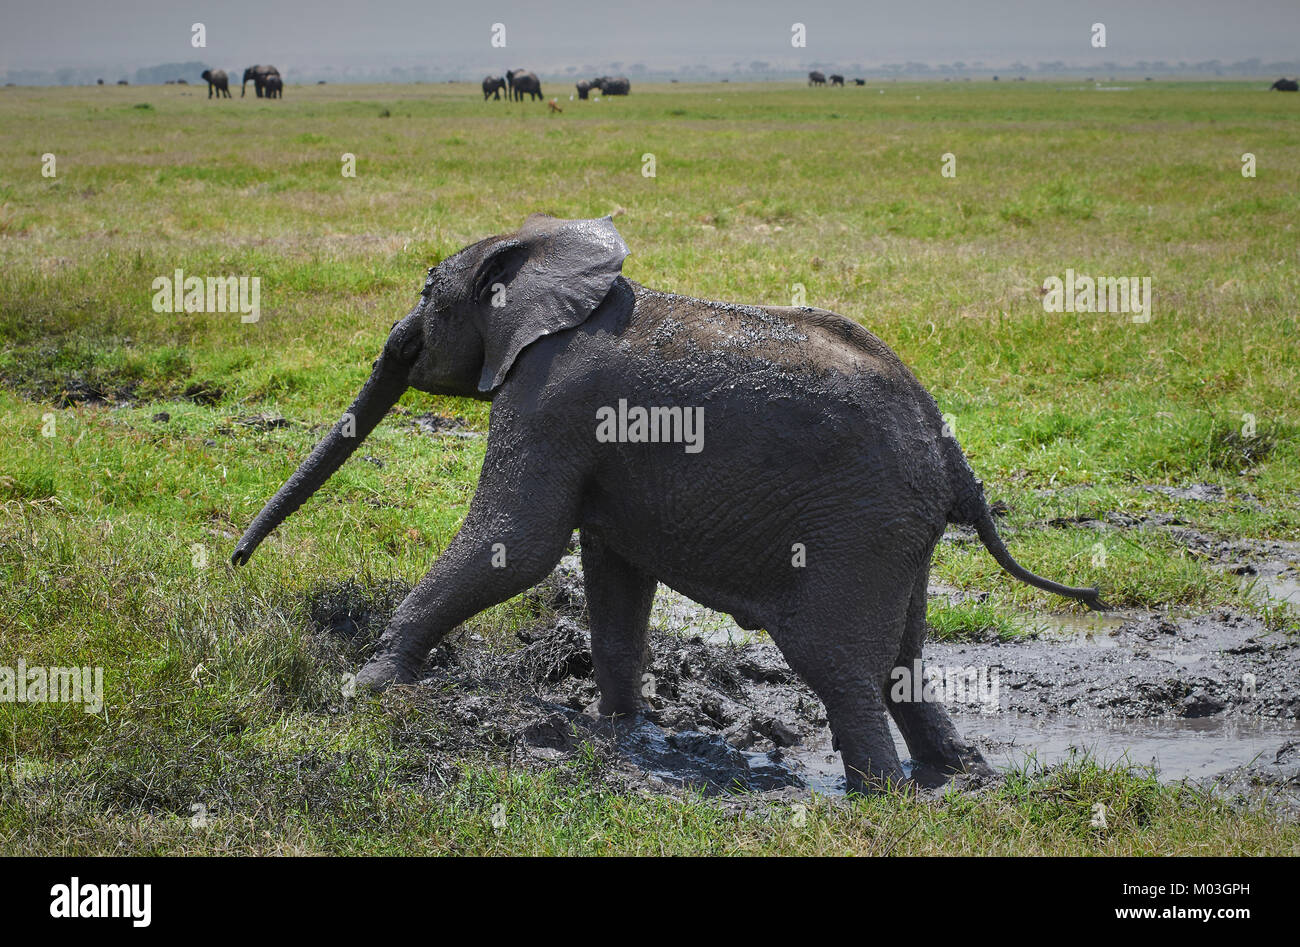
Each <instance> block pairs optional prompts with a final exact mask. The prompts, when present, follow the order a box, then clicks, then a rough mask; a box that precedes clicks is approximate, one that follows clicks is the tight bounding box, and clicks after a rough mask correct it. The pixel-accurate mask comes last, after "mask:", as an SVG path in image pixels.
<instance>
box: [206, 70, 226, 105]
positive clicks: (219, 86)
mask: <svg viewBox="0 0 1300 947" xmlns="http://www.w3.org/2000/svg"><path fill="white" fill-rule="evenodd" d="M203 78H204V79H205V80H207V83H208V98H212V94H213V92H214V91H215V92H216V95H217V98H221V97H222V96H225V97H226V98H230V77H229V76H227V75H226V70H224V69H204V70H203Z"/></svg>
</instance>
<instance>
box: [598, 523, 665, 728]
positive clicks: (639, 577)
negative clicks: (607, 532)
mask: <svg viewBox="0 0 1300 947" xmlns="http://www.w3.org/2000/svg"><path fill="white" fill-rule="evenodd" d="M582 573H583V578H584V580H585V582H586V586H587V611H588V614H589V617H590V619H591V659H592V663H593V664H594V665H595V668H596V685H597V686H598V687H599V688H600V712H601V714H602V715H604V716H612V715H614V714H634V713H636V712H637V711H638V710H640V709H641V706H642V701H641V697H642V687H643V682H642V674H643V673H644V671H645V667H646V660H647V658H648V657H649V621H650V606H651V605H652V604H653V603H654V597H655V588H656V586H657V584H658V583H657V582H656V581H655V578H654V576H652V575H649V574H647V573H646V572H643V571H642V570H641V569H639V568H637V567H636V566H634V565H632V563H630V562H628V561H627V560H626V559H624V558H623V557H622V556H620V555H618V554H617V553H616V552H614V551H613V550H612V549H610V548H609V546H608V545H607V544H606V543H605V542H604V541H603V540H601V539H599V538H598V537H597V536H595V535H594V534H592V533H588V532H583V534H582Z"/></svg>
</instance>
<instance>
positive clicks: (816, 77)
mask: <svg viewBox="0 0 1300 947" xmlns="http://www.w3.org/2000/svg"><path fill="white" fill-rule="evenodd" d="M808 84H809V85H825V84H826V73H824V72H818V71H817V70H816V69H814V70H813V71H812V72H810V73H808Z"/></svg>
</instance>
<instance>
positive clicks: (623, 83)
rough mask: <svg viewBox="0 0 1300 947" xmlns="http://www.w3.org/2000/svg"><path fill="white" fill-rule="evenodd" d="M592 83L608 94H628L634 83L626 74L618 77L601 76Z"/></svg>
mask: <svg viewBox="0 0 1300 947" xmlns="http://www.w3.org/2000/svg"><path fill="white" fill-rule="evenodd" d="M592 85H593V86H595V87H596V88H597V89H600V91H601V92H603V93H605V94H606V95H627V94H628V93H629V92H631V91H632V83H631V82H630V81H629V80H628V78H627V77H626V76H619V77H617V78H610V77H609V76H601V77H600V78H599V79H594V80H592Z"/></svg>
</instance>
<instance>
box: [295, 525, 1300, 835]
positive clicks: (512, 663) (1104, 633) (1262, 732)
mask: <svg viewBox="0 0 1300 947" xmlns="http://www.w3.org/2000/svg"><path fill="white" fill-rule="evenodd" d="M1265 545H1267V544H1265ZM1284 546H1285V544H1283V547H1284ZM1279 552H1280V553H1281V554H1282V558H1283V559H1284V558H1285V554H1287V553H1288V552H1289V550H1288V549H1287V548H1280V549H1265V548H1259V549H1255V550H1254V554H1257V555H1256V561H1257V562H1271V561H1274V559H1275V558H1276V557H1274V558H1270V556H1271V555H1273V554H1274V553H1279ZM947 591H949V590H945V589H943V588H942V587H939V586H937V587H934V588H932V589H931V594H932V596H933V595H940V594H945V593H946V592H947ZM403 592H404V590H403V588H401V587H400V586H398V585H394V586H392V587H386V588H385V589H383V590H380V592H379V594H377V595H376V594H373V593H372V594H369V595H367V593H365V592H364V591H363V590H361V589H360V588H359V587H356V586H354V585H345V586H338V587H334V588H333V589H330V590H318V592H317V593H316V594H315V595H314V597H313V603H312V620H313V623H314V624H315V625H316V627H317V629H318V630H320V631H324V632H328V633H330V634H332V635H335V636H338V637H341V638H343V639H346V640H348V641H350V642H352V643H354V644H356V645H357V646H358V648H359V649H360V651H359V653H363V652H364V649H365V647H366V644H367V642H372V641H373V639H374V637H375V636H377V635H378V634H379V633H380V631H382V629H383V627H384V624H385V621H386V617H387V615H389V614H391V611H392V609H393V608H395V607H396V604H397V603H398V602H399V601H400V600H401V597H402V594H403ZM530 600H531V604H532V606H533V607H534V609H535V610H536V611H537V613H538V614H539V616H541V617H539V619H538V620H537V621H536V622H534V623H532V624H531V625H529V626H528V627H527V628H525V629H524V630H523V631H521V632H520V633H519V635H518V638H519V640H518V642H517V644H516V645H514V646H511V647H506V648H502V647H500V646H489V645H488V644H487V643H485V642H484V641H482V640H481V639H479V638H478V637H477V636H473V635H466V634H464V633H461V634H458V635H453V636H452V637H450V638H449V639H448V641H447V642H445V643H444V644H443V645H442V646H440V647H439V648H438V649H436V650H435V651H434V652H433V654H432V655H431V657H430V660H429V663H428V664H427V666H426V669H425V674H424V676H423V678H422V680H421V681H420V683H419V684H417V685H416V686H415V688H414V693H415V694H416V695H418V699H419V701H420V703H421V713H423V714H428V715H430V716H431V717H432V718H433V723H435V724H436V726H435V727H434V728H433V729H434V730H436V731H437V732H438V733H439V734H441V736H439V737H438V738H436V739H432V738H430V737H428V735H427V732H426V734H425V736H424V737H423V739H425V740H426V743H427V745H428V748H429V750H430V752H431V753H434V754H435V755H437V756H440V757H442V758H443V759H444V760H454V759H465V758H467V757H472V756H476V755H479V756H481V755H483V754H486V755H488V756H493V755H495V757H496V758H497V759H505V760H508V761H509V763H510V764H511V765H522V766H535V767H548V766H554V765H557V763H560V762H566V761H576V760H577V759H578V758H579V757H581V758H583V759H586V760H588V761H592V760H595V761H598V762H599V766H600V769H601V772H602V774H603V776H604V778H606V779H607V780H609V781H611V782H612V783H616V784H618V785H619V786H621V787H625V788H627V789H629V790H633V791H643V790H645V791H654V792H668V793H675V792H680V791H683V790H687V789H689V790H699V791H702V792H704V793H705V794H710V795H717V794H724V793H736V792H747V793H762V794H769V795H774V796H775V797H797V796H804V795H806V794H807V793H808V792H810V791H816V792H819V793H823V794H832V795H833V794H840V793H843V792H844V789H845V785H844V778H843V771H842V767H841V763H840V759H839V754H838V753H837V752H835V751H834V750H833V749H832V746H831V734H830V731H829V727H828V725H827V720H826V715H825V710H824V708H823V706H822V704H821V702H820V701H819V700H818V699H817V698H816V696H815V695H814V694H813V693H812V692H811V690H809V689H808V688H807V687H806V686H805V685H804V684H803V683H802V681H800V680H799V679H798V678H797V677H796V676H795V675H794V674H793V673H792V672H791V671H790V670H789V669H788V667H787V666H786V664H785V661H784V659H783V658H782V657H781V654H780V652H779V651H778V650H777V648H776V647H775V645H773V644H772V643H771V641H770V640H769V639H767V638H766V636H764V635H762V634H761V633H753V632H747V631H744V630H742V629H741V628H739V627H738V626H737V625H736V624H735V623H734V622H733V621H732V620H731V619H730V618H729V617H728V616H726V615H720V614H718V613H715V612H711V611H709V610H707V609H704V608H702V607H701V606H699V605H696V604H695V603H693V602H691V601H690V600H688V599H685V598H684V597H682V596H680V595H678V594H677V593H675V592H672V591H671V590H669V589H666V588H664V587H662V586H661V587H660V589H659V594H658V596H657V597H656V601H655V607H654V611H653V613H652V617H651V628H652V633H651V648H652V654H653V657H652V661H651V663H650V665H649V666H648V667H647V674H648V676H647V677H646V679H645V680H646V686H645V688H644V693H645V696H646V699H647V704H648V709H647V711H646V713H645V714H644V715H641V716H638V717H636V718H633V719H628V720H621V721H610V720H609V719H604V718H600V717H599V716H598V715H597V713H596V703H597V701H598V698H599V692H598V690H597V688H596V683H595V677H594V670H593V667H592V661H591V648H590V638H589V634H588V631H587V619H586V611H585V594H584V590H583V584H582V572H581V564H580V560H579V558H578V556H577V555H574V554H570V555H567V556H566V557H565V558H564V559H563V560H562V561H561V563H560V565H559V566H558V567H557V568H556V570H555V571H554V573H553V574H552V575H551V576H550V577H549V578H548V579H547V580H546V581H545V582H544V583H542V584H541V585H540V586H538V587H537V588H536V589H534V590H533V592H532V593H530ZM1027 621H1031V622H1033V623H1034V626H1033V631H1034V632H1035V633H1034V634H1032V635H1027V636H1025V637H1018V638H1015V639H1012V640H1010V641H1004V642H998V641H990V642H956V643H948V642H931V643H930V644H929V645H928V646H927V649H926V663H927V667H937V668H939V669H941V670H942V671H944V672H951V671H953V670H955V671H957V672H958V676H959V677H960V675H961V674H965V673H973V674H974V675H976V676H979V675H982V677H979V680H980V682H981V683H982V685H983V686H982V688H975V687H974V685H973V684H972V686H971V687H970V688H969V689H968V691H967V692H966V693H964V694H963V693H956V694H954V693H947V692H945V693H944V694H943V695H942V697H941V698H940V699H944V700H945V703H946V704H947V706H948V709H949V711H950V713H952V715H953V718H954V720H955V722H956V723H957V726H958V729H959V730H960V731H961V732H962V733H963V735H965V736H966V737H967V738H968V739H970V740H972V741H973V742H975V743H976V745H977V746H979V747H980V749H981V751H982V752H983V753H984V755H985V757H986V759H988V760H989V762H990V763H992V764H993V765H994V766H995V767H996V768H1006V767H1014V766H1020V765H1024V764H1025V763H1027V762H1028V763H1034V764H1038V765H1046V766H1050V765H1054V764H1057V763H1060V762H1063V761H1066V760H1068V759H1070V758H1072V757H1074V756H1077V755H1078V754H1080V753H1086V754H1088V755H1090V756H1091V757H1093V758H1094V759H1096V760H1098V761H1099V762H1101V763H1104V764H1120V765H1128V766H1132V767H1138V768H1141V767H1148V766H1149V767H1153V768H1154V770H1155V771H1156V772H1157V774H1158V776H1159V777H1160V778H1161V779H1162V780H1165V781H1178V780H1191V781H1195V782H1197V783H1198V784H1200V785H1203V786H1206V787H1208V788H1211V789H1213V790H1214V791H1216V792H1222V793H1224V794H1227V795H1230V796H1233V797H1240V798H1243V799H1244V798H1250V799H1256V798H1258V797H1259V795H1260V794H1261V793H1263V794H1266V795H1267V796H1268V797H1269V798H1270V799H1273V800H1276V802H1275V804H1276V806H1277V807H1278V808H1279V809H1280V810H1281V811H1286V812H1300V752H1298V751H1297V750H1296V749H1295V748H1296V747H1300V652H1297V642H1296V640H1295V639H1293V638H1291V637H1289V636H1286V635H1284V634H1282V633H1273V632H1269V631H1268V629H1267V628H1266V627H1265V626H1264V625H1263V624H1262V623H1261V622H1260V621H1259V620H1258V619H1256V618H1254V617H1252V616H1249V615H1244V614H1239V613H1235V612H1232V611H1230V610H1224V609H1218V610H1213V611H1210V612H1207V613H1202V614H1194V613H1186V614H1179V613H1171V612H1161V611H1140V612H1139V611H1132V612H1121V613H1118V614H1115V613H1108V614H1105V615H1099V616H1098V615H1077V614H1073V613H1071V614H1063V615H1039V616H1036V617H1034V618H1031V619H1027ZM974 679H975V678H974V677H972V678H970V679H969V680H968V683H969V682H971V681H974ZM958 690H960V688H959V689H958ZM977 690H978V691H979V692H978V693H977V692H976V691H977ZM891 726H892V724H891ZM897 743H898V748H899V755H900V758H903V759H904V760H907V749H906V746H905V744H903V743H902V741H901V739H897ZM1288 747H1290V749H1288ZM904 768H905V769H906V770H907V771H908V773H909V775H911V776H912V777H913V779H914V780H916V782H917V783H918V784H919V785H920V786H921V787H922V791H932V792H937V791H938V790H939V787H942V786H943V784H944V783H945V779H944V778H943V777H941V776H940V775H939V774H935V773H928V772H925V771H923V770H920V769H916V768H914V767H913V766H912V764H911V762H910V761H907V762H905V764H904ZM958 781H959V784H960V785H971V786H973V787H974V786H978V785H980V783H979V782H978V781H975V780H968V779H967V778H965V777H958Z"/></svg>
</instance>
